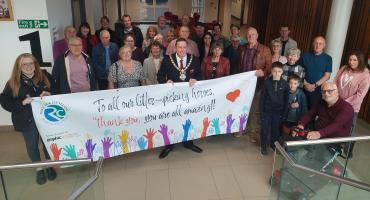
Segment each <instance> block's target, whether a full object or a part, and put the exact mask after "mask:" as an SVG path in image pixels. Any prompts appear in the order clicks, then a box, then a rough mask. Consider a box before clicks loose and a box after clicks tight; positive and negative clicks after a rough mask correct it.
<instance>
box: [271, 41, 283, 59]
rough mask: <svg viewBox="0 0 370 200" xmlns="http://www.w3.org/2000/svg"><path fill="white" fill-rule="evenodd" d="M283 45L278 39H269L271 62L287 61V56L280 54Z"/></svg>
mask: <svg viewBox="0 0 370 200" xmlns="http://www.w3.org/2000/svg"><path fill="white" fill-rule="evenodd" d="M282 47H283V43H281V41H280V40H279V39H275V40H272V41H271V54H272V63H274V62H276V61H279V62H281V63H282V64H283V65H284V64H285V63H287V58H286V57H285V56H282V55H281V48H282Z"/></svg>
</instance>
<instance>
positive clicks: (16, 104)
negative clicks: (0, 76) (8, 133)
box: [0, 72, 52, 132]
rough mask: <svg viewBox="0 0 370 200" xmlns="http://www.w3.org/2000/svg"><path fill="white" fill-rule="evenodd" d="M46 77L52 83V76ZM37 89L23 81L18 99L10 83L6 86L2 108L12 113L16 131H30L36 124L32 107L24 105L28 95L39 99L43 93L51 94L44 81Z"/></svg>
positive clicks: (1, 98)
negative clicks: (33, 124)
mask: <svg viewBox="0 0 370 200" xmlns="http://www.w3.org/2000/svg"><path fill="white" fill-rule="evenodd" d="M45 73H47V72H45ZM46 76H47V77H48V78H49V82H50V83H52V81H51V80H50V78H51V76H49V74H46ZM35 89H36V90H34V89H33V87H32V86H30V85H29V84H26V83H25V82H23V81H21V85H20V88H19V93H18V96H17V97H13V94H12V90H11V88H10V86H9V83H7V84H6V85H5V88H4V90H3V92H2V93H1V94H0V103H1V106H2V107H3V108H4V109H5V110H6V111H8V112H11V116H12V122H13V125H14V128H15V130H16V131H21V132H23V131H29V130H30V129H31V128H32V127H33V126H31V125H32V123H34V119H33V115H32V109H31V105H30V104H28V105H25V106H23V105H22V101H23V100H24V99H26V98H27V95H29V96H30V97H38V96H40V94H41V93H42V91H48V92H50V89H49V88H47V87H46V85H45V83H44V82H43V81H42V82H40V83H39V84H38V85H37V87H36V88H35Z"/></svg>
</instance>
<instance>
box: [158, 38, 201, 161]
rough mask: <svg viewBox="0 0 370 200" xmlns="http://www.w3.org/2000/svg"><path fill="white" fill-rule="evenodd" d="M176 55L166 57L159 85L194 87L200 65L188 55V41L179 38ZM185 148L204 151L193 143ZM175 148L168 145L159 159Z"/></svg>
mask: <svg viewBox="0 0 370 200" xmlns="http://www.w3.org/2000/svg"><path fill="white" fill-rule="evenodd" d="M175 47H176V53H174V54H171V55H169V56H166V57H165V58H164V59H163V61H162V65H161V68H160V70H159V71H158V74H157V80H158V82H159V83H171V84H172V83H174V82H189V86H190V87H192V86H193V85H194V84H195V83H196V82H197V80H200V79H201V73H200V63H199V60H198V58H197V57H195V56H193V55H191V54H187V53H186V48H187V41H186V39H183V38H179V39H177V41H176V43H175ZM183 145H184V147H185V148H187V149H190V150H192V151H194V152H197V153H201V152H202V151H203V150H202V149H201V148H199V147H197V146H195V145H194V143H193V141H191V140H190V141H186V142H183ZM173 148H174V145H173V144H171V145H166V147H165V148H164V149H163V150H162V152H161V154H159V158H160V159H162V158H165V157H166V156H167V155H168V154H169V153H170V152H171V151H172V150H173Z"/></svg>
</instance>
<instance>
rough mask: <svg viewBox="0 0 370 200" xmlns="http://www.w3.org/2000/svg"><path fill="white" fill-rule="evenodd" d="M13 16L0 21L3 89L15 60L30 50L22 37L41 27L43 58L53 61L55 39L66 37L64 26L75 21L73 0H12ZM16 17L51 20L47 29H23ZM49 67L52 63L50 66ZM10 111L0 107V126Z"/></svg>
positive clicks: (8, 122)
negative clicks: (73, 19)
mask: <svg viewBox="0 0 370 200" xmlns="http://www.w3.org/2000/svg"><path fill="white" fill-rule="evenodd" d="M11 3H12V8H13V9H12V10H13V15H14V19H13V20H11V21H0V27H1V28H0V38H1V47H2V50H1V54H0V60H1V64H0V66H1V73H0V90H1V91H2V90H3V88H4V87H5V84H6V82H7V81H8V79H9V77H10V74H11V71H12V69H13V65H14V61H15V59H16V58H17V56H18V55H20V54H22V53H31V47H30V42H29V41H20V40H19V37H20V36H24V35H27V34H29V33H32V32H35V31H39V35H40V46H41V54H42V58H43V62H48V63H52V62H53V55H52V43H53V41H54V40H55V39H59V38H61V37H63V28H64V27H65V26H67V25H70V24H71V23H72V17H71V5H70V1H60V0H47V1H45V0H32V1H29V0H16V1H11ZM17 20H48V28H46V29H34V28H32V29H21V28H18V21H17ZM48 68H49V69H50V67H48ZM11 124H12V123H11V119H10V113H9V112H7V111H5V110H4V109H3V108H1V107H0V126H9V125H11Z"/></svg>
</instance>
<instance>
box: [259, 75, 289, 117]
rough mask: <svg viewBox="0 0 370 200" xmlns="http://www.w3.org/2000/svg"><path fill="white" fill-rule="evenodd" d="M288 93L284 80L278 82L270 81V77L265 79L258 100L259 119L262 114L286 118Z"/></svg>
mask: <svg viewBox="0 0 370 200" xmlns="http://www.w3.org/2000/svg"><path fill="white" fill-rule="evenodd" d="M288 92H289V89H288V83H287V82H286V81H285V80H284V79H282V78H280V80H279V81H274V80H272V77H269V78H268V79H266V80H265V81H264V82H263V86H262V91H261V98H260V112H261V117H263V114H264V113H269V114H278V115H282V116H286V112H287V108H288V107H287V104H288Z"/></svg>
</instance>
